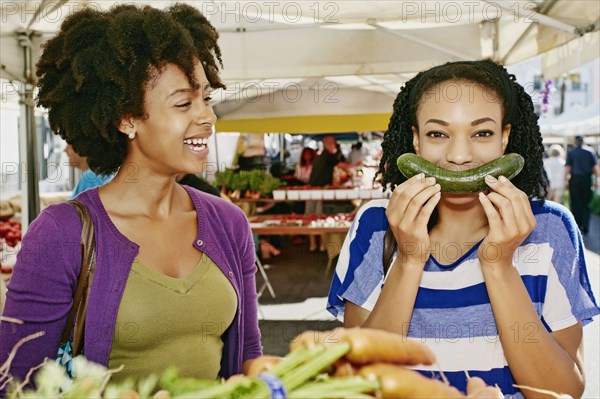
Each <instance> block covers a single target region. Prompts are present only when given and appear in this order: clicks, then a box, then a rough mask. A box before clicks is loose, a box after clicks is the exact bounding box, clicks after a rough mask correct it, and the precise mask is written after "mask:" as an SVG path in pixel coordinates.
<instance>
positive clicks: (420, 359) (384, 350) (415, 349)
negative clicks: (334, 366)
mask: <svg viewBox="0 0 600 399" xmlns="http://www.w3.org/2000/svg"><path fill="white" fill-rule="evenodd" d="M342 340H343V341H345V342H348V343H349V344H350V347H351V348H350V353H348V354H347V355H346V358H347V359H348V360H350V361H351V362H352V363H354V364H361V365H362V364H369V363H377V362H382V363H395V364H406V365H417V364H427V365H431V364H433V363H435V355H434V354H433V352H431V350H430V349H429V348H428V347H427V346H425V345H424V344H422V343H420V342H419V341H416V340H413V339H409V338H406V337H404V336H402V335H399V334H394V333H391V332H388V331H383V330H374V329H369V328H350V329H347V330H345V331H344V334H343V337H342Z"/></svg>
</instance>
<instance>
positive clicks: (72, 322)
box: [61, 200, 96, 356]
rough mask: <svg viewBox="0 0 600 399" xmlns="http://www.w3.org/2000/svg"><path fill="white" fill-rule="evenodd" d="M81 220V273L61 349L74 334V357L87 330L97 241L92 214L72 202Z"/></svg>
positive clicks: (79, 202)
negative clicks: (86, 323) (88, 306)
mask: <svg viewBox="0 0 600 399" xmlns="http://www.w3.org/2000/svg"><path fill="white" fill-rule="evenodd" d="M69 203H70V204H71V205H73V206H74V207H75V209H76V210H77V213H78V214H79V217H80V219H81V271H80V272H79V277H78V278H77V288H76V289H75V295H74V296H73V305H72V307H71V311H70V312H69V317H68V318H67V324H66V325H65V329H64V331H63V335H62V339H61V347H62V346H63V345H65V344H66V343H67V342H68V341H69V338H70V337H71V332H72V333H73V343H72V349H73V356H77V355H79V354H80V353H81V349H82V346H83V334H84V329H85V313H86V310H87V304H88V296H89V293H90V288H91V286H92V280H93V278H94V271H95V269H96V241H95V239H94V222H93V221H92V218H91V216H90V213H89V211H88V209H87V207H86V206H85V204H83V203H82V202H81V201H78V200H70V201H69Z"/></svg>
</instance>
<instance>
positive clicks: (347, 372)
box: [332, 358, 358, 377]
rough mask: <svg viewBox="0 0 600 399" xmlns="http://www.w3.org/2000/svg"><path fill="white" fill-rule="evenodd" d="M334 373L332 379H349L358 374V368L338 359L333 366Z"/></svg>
mask: <svg viewBox="0 0 600 399" xmlns="http://www.w3.org/2000/svg"><path fill="white" fill-rule="evenodd" d="M333 366H334V368H335V371H334V372H333V374H332V376H333V377H350V376H353V375H357V374H358V368H357V367H356V366H354V365H353V364H352V363H350V362H349V361H347V360H346V359H343V358H342V359H340V360H338V361H337V362H335V364H334V365H333Z"/></svg>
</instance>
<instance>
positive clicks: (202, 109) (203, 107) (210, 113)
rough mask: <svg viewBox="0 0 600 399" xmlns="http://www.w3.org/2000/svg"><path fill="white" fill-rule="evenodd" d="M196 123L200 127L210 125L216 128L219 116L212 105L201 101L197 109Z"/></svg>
mask: <svg viewBox="0 0 600 399" xmlns="http://www.w3.org/2000/svg"><path fill="white" fill-rule="evenodd" d="M195 122H196V124H198V125H202V124H210V125H211V126H214V125H215V123H217V115H216V114H215V111H214V110H213V107H212V105H210V103H205V102H204V101H199V102H198V106H197V109H196V115H195Z"/></svg>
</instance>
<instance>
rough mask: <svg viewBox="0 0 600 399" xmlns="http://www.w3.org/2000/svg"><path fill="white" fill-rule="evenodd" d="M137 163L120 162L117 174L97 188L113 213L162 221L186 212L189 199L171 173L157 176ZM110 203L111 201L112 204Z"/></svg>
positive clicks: (189, 202) (154, 172)
mask: <svg viewBox="0 0 600 399" xmlns="http://www.w3.org/2000/svg"><path fill="white" fill-rule="evenodd" d="M136 165H139V163H134V162H127V160H126V161H125V162H124V163H123V165H122V166H121V168H120V169H119V172H118V173H117V175H116V176H115V177H114V178H113V179H112V180H111V181H110V182H109V183H107V184H105V185H104V186H102V187H100V188H99V192H100V193H101V194H102V197H104V198H106V199H107V200H108V201H107V202H110V204H113V210H114V211H115V213H117V214H124V215H128V216H140V217H145V218H148V219H150V220H166V219H168V218H169V216H170V215H171V214H172V213H173V211H174V210H177V209H187V208H188V207H189V206H188V205H190V204H191V199H190V198H189V196H187V193H186V192H185V189H184V188H182V187H181V186H180V185H178V184H177V182H176V176H177V175H175V174H171V175H166V174H159V173H157V172H156V171H154V170H152V169H151V168H146V167H141V166H140V167H138V166H136ZM113 200H114V201H113Z"/></svg>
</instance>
